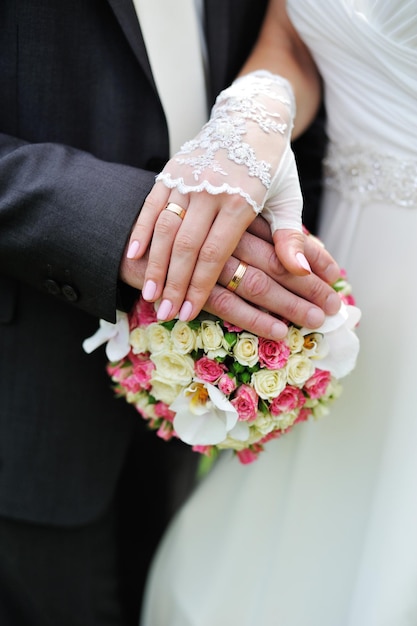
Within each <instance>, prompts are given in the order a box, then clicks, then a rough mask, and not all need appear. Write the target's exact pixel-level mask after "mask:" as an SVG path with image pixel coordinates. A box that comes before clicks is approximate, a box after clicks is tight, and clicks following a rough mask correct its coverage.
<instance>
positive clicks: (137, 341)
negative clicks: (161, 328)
mask: <svg viewBox="0 0 417 626" xmlns="http://www.w3.org/2000/svg"><path fill="white" fill-rule="evenodd" d="M129 343H130V345H131V346H132V352H133V354H140V353H141V352H146V351H147V350H148V340H147V338H146V330H145V329H144V328H135V329H134V330H132V331H131V333H130V335H129Z"/></svg>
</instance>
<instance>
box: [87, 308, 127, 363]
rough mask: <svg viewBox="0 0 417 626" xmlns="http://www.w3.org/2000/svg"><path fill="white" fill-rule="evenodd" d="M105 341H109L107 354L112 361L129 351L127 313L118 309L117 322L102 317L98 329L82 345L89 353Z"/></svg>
mask: <svg viewBox="0 0 417 626" xmlns="http://www.w3.org/2000/svg"><path fill="white" fill-rule="evenodd" d="M104 343H107V346H106V355H107V358H108V359H109V360H110V361H118V360H120V359H122V358H123V357H125V356H126V355H127V354H128V353H129V351H130V345H129V322H128V317H127V314H126V313H123V312H122V311H117V312H116V323H115V324H112V323H111V322H107V321H106V320H103V319H101V320H100V322H99V328H98V329H97V331H96V332H95V333H94V335H92V336H91V337H88V338H87V339H85V340H84V341H83V344H82V346H83V350H84V351H85V352H86V353H87V354H91V352H93V351H94V350H96V349H97V348H99V347H100V346H102V345H103V344H104Z"/></svg>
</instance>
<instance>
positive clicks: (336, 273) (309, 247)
mask: <svg viewBox="0 0 417 626" xmlns="http://www.w3.org/2000/svg"><path fill="white" fill-rule="evenodd" d="M304 250H305V254H306V257H307V258H308V260H309V263H310V266H311V269H312V271H313V272H314V273H315V274H317V276H320V278H322V279H323V280H325V281H326V282H328V283H329V284H330V285H332V284H333V283H335V282H336V281H337V280H338V279H339V278H340V274H341V269H340V266H339V265H338V263H337V262H336V261H335V260H334V258H333V257H332V255H331V254H330V253H329V252H328V251H327V250H326V248H325V247H324V244H323V242H322V241H320V239H318V238H317V237H315V236H314V235H311V234H309V235H308V236H306V238H305V243H304Z"/></svg>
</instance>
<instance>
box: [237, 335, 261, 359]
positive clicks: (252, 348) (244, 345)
mask: <svg viewBox="0 0 417 626" xmlns="http://www.w3.org/2000/svg"><path fill="white" fill-rule="evenodd" d="M233 354H234V355H235V358H236V361H237V362H238V363H240V364H241V365H244V366H245V367H252V366H253V365H256V363H257V362H258V337H256V335H252V333H247V332H243V333H240V334H239V335H238V338H237V341H236V343H235V345H234V346H233Z"/></svg>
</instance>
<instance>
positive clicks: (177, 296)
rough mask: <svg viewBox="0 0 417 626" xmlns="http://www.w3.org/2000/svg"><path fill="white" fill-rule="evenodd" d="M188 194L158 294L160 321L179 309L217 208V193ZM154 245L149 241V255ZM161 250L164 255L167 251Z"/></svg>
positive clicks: (174, 313)
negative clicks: (183, 214)
mask: <svg viewBox="0 0 417 626" xmlns="http://www.w3.org/2000/svg"><path fill="white" fill-rule="evenodd" d="M190 196H191V199H190V204H189V207H188V209H187V214H186V217H185V218H184V221H183V223H182V224H181V227H180V228H179V229H178V231H177V234H176V238H175V241H174V242H173V245H172V249H171V250H170V251H169V252H170V255H169V256H170V258H169V267H168V271H167V275H166V281H165V286H164V288H163V291H162V295H161V297H162V302H161V304H160V306H159V308H158V319H160V320H169V319H173V318H174V317H175V316H176V315H177V313H178V311H179V310H180V307H181V305H182V304H183V302H184V297H185V294H186V292H187V289H188V286H189V283H190V280H191V277H192V275H193V272H194V268H195V265H196V261H197V258H198V255H199V253H200V250H201V248H202V246H203V244H204V241H205V239H206V237H207V233H208V232H209V231H210V228H211V227H212V224H213V221H214V219H215V217H216V214H217V212H218V210H219V209H218V199H217V198H216V196H210V195H208V194H204V195H203V194H194V195H193V194H190ZM153 247H154V244H153V243H152V248H151V255H150V256H152V255H153ZM161 253H162V254H166V251H165V252H163V251H161ZM156 258H158V257H156ZM152 271H153V268H151V269H150V271H149V276H151V275H152V273H151V272H152ZM214 282H216V278H215V279H214ZM207 296H208V293H207ZM207 296H206V298H207ZM196 314H197V313H196ZM190 319H191V318H190Z"/></svg>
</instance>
